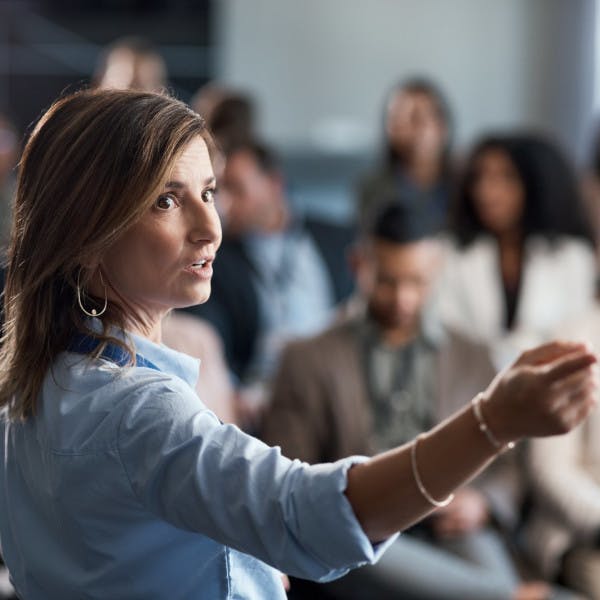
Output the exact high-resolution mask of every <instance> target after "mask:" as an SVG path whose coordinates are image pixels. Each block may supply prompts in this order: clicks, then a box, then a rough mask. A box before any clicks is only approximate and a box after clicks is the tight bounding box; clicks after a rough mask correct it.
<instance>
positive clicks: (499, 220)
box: [439, 135, 595, 367]
mask: <svg viewBox="0 0 600 600" xmlns="http://www.w3.org/2000/svg"><path fill="white" fill-rule="evenodd" d="M452 233H453V234H454V240H455V244H454V246H453V247H452V248H451V249H450V252H449V257H448V260H447V265H446V268H445V272H444V274H443V277H442V281H441V285H440V294H439V296H440V298H439V300H440V309H441V311H442V315H443V318H444V320H445V321H446V322H448V323H449V324H450V325H452V326H454V327H455V328H457V329H459V330H461V331H464V332H466V333H467V334H468V335H470V336H473V337H475V338H476V339H477V340H478V341H482V342H485V343H488V344H489V345H490V346H491V348H492V351H493V354H494V357H495V361H496V362H497V364H498V366H499V367H504V366H505V365H506V364H507V363H509V362H510V361H511V360H513V359H514V357H515V355H516V353H517V352H518V351H519V350H520V349H522V348H523V347H528V346H531V345H533V344H535V343H539V342H540V341H541V340H543V339H546V338H547V337H548V335H550V334H551V333H552V332H553V331H554V330H555V329H556V327H557V326H558V324H559V323H561V322H562V321H563V320H565V319H567V318H569V317H571V316H572V315H575V314H578V313H579V312H581V311H582V310H584V309H585V308H586V307H588V306H589V305H590V303H591V301H592V298H593V294H594V279H595V266H594V253H593V244H592V236H591V234H590V232H589V231H588V227H587V225H586V223H585V219H584V218H583V216H582V202H581V198H580V196H579V192H578V188H577V182H576V179H575V175H574V173H573V171H572V170H571V169H570V167H569V165H568V163H567V161H566V160H565V159H564V158H563V156H562V155H561V153H560V152H559V151H558V149H557V148H556V147H555V146H554V145H553V144H551V143H550V142H548V141H546V140H544V139H543V138H540V137H537V136H534V135H520V136H492V137H488V138H486V139H484V140H483V141H481V142H480V143H479V144H478V145H477V146H476V147H475V149H474V151H473V153H472V155H471V157H470V158H469V160H468V162H467V165H466V169H465V174H464V177H463V180H462V182H461V186H460V189H459V192H458V195H457V202H456V205H455V207H454V214H453V220H452Z"/></svg>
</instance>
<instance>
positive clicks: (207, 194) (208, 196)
mask: <svg viewBox="0 0 600 600" xmlns="http://www.w3.org/2000/svg"><path fill="white" fill-rule="evenodd" d="M216 193H217V190H215V189H213V188H209V189H208V190H204V191H203V192H202V200H204V202H207V203H212V202H214V201H215V194H216Z"/></svg>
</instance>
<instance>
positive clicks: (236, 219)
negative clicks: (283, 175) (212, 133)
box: [219, 150, 282, 235]
mask: <svg viewBox="0 0 600 600" xmlns="http://www.w3.org/2000/svg"><path fill="white" fill-rule="evenodd" d="M281 194H282V185H281V181H280V179H279V177H277V176H276V175H273V174H270V173H265V172H264V171H263V170H262V169H261V168H260V165H259V164H258V162H257V161H256V159H255V158H254V156H253V155H252V154H251V153H250V152H247V151H245V150H242V151H239V152H234V153H233V154H232V155H231V156H229V157H228V159H227V162H226V164H225V169H224V171H223V179H222V184H221V188H220V194H219V205H220V210H221V213H222V215H223V219H224V221H225V227H226V229H227V231H228V232H229V233H231V234H233V235H241V234H246V233H256V232H260V231H262V230H263V228H264V227H265V224H266V223H268V222H269V221H270V220H271V217H272V214H273V211H274V210H278V207H279V204H280V202H279V201H280V198H281Z"/></svg>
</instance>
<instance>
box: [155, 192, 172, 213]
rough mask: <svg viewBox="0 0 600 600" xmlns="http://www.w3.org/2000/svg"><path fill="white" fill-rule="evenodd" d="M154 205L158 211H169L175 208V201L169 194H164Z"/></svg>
mask: <svg viewBox="0 0 600 600" xmlns="http://www.w3.org/2000/svg"><path fill="white" fill-rule="evenodd" d="M154 205H155V206H156V208H158V209H159V210H171V209H172V208H175V207H176V206H177V200H175V198H174V197H173V196H171V195H169V194H164V195H162V196H159V197H158V198H157V199H156V202H155V204H154Z"/></svg>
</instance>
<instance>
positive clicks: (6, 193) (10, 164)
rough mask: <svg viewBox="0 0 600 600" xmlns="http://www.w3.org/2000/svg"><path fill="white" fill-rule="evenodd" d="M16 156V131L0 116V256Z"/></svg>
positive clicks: (4, 242)
mask: <svg viewBox="0 0 600 600" xmlns="http://www.w3.org/2000/svg"><path fill="white" fill-rule="evenodd" d="M18 155H19V137H18V134H17V130H16V128H15V127H14V126H13V124H12V123H11V122H10V120H9V119H8V118H7V117H6V116H4V115H2V114H0V256H2V255H3V254H4V249H5V248H6V245H7V244H8V238H9V234H10V225H11V219H12V203H13V193H14V189H15V180H16V165H17V161H18Z"/></svg>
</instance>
